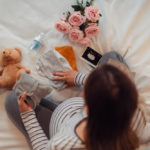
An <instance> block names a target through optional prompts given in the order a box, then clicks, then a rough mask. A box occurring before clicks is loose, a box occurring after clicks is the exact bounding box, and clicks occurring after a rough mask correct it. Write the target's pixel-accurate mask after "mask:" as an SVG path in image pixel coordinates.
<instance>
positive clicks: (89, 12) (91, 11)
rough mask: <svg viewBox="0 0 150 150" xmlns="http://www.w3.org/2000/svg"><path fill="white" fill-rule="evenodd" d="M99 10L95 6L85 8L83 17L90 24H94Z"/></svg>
mask: <svg viewBox="0 0 150 150" xmlns="http://www.w3.org/2000/svg"><path fill="white" fill-rule="evenodd" d="M99 14H100V12H99V9H98V8H96V7H95V6H90V7H86V8H85V16H86V17H87V18H88V19H89V20H90V21H92V22H96V21H97V20H98V18H99Z"/></svg>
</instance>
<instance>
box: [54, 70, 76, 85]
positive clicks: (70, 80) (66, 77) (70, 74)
mask: <svg viewBox="0 0 150 150" xmlns="http://www.w3.org/2000/svg"><path fill="white" fill-rule="evenodd" d="M77 73H78V72H77V71H75V70H69V71H62V72H53V75H54V76H57V77H54V78H52V80H53V81H65V82H67V84H68V85H71V86H72V85H74V84H75V83H74V80H75V77H76V75H77Z"/></svg>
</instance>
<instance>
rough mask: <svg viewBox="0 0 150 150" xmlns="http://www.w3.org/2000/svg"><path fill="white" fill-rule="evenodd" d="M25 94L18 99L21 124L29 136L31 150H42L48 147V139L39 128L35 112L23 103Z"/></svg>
mask: <svg viewBox="0 0 150 150" xmlns="http://www.w3.org/2000/svg"><path fill="white" fill-rule="evenodd" d="M25 98H26V92H24V93H23V95H22V97H21V98H20V99H18V106H19V111H20V113H21V118H22V122H23V124H24V126H25V129H26V131H27V133H28V135H29V138H30V141H31V144H32V148H33V150H39V149H40V150H43V149H45V148H46V147H47V145H48V138H47V136H46V135H45V133H44V131H43V129H42V128H41V126H40V124H39V122H38V120H37V118H36V115H35V112H34V111H33V109H32V108H31V107H30V106H29V104H27V103H25V101H24V99H25Z"/></svg>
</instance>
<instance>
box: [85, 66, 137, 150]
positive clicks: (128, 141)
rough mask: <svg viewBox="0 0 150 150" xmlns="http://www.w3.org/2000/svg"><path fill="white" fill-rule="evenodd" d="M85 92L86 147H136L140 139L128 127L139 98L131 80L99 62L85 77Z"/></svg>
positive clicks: (99, 149) (132, 149)
mask: <svg viewBox="0 0 150 150" xmlns="http://www.w3.org/2000/svg"><path fill="white" fill-rule="evenodd" d="M84 95H85V103H86V105H87V106H88V119H87V126H86V135H85V139H86V145H87V149H88V150H135V149H136V148H137V147H138V145H139V142H138V138H137V136H136V134H135V133H134V132H133V131H132V130H131V128H130V124H131V120H132V118H133V115H134V113H135V110H136V108H137V97H138V95H137V90H136V87H135V85H134V83H133V82H132V81H131V80H130V79H129V78H128V77H127V76H126V75H125V74H124V73H123V72H121V71H120V70H119V69H117V68H115V67H113V66H111V65H102V66H99V67H98V68H96V69H95V70H94V71H92V72H91V74H90V75H89V77H88V79H87V80H86V83H85V89H84Z"/></svg>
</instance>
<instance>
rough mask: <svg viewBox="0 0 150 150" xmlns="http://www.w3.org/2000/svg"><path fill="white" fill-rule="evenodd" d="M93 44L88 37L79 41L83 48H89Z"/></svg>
mask: <svg viewBox="0 0 150 150" xmlns="http://www.w3.org/2000/svg"><path fill="white" fill-rule="evenodd" d="M90 43H91V40H90V39H89V38H88V37H84V38H83V39H81V40H79V41H78V44H79V45H81V46H88V45H89V44H90Z"/></svg>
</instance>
